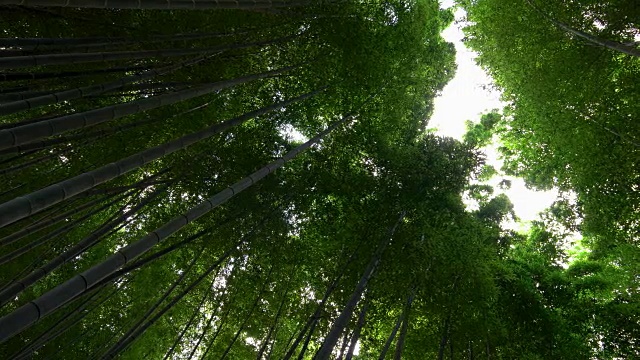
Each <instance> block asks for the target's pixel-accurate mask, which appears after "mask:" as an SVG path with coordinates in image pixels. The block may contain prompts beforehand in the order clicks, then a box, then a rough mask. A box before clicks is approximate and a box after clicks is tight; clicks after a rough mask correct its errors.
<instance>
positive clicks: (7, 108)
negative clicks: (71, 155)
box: [0, 52, 220, 116]
mask: <svg viewBox="0 0 640 360" xmlns="http://www.w3.org/2000/svg"><path fill="white" fill-rule="evenodd" d="M219 53H220V52H216V53H214V54H209V55H203V56H198V57H197V58H195V59H189V60H185V61H182V62H179V63H177V64H175V65H170V66H165V67H162V68H159V69H150V70H147V71H143V72H142V73H140V74H136V75H130V76H125V77H123V78H120V79H118V80H116V81H110V82H105V83H102V84H97V85H89V86H84V87H79V88H75V89H71V90H63V91H57V92H50V91H48V92H45V95H42V96H35V97H28V98H26V99H24V100H22V99H21V100H18V101H12V102H7V103H4V104H0V116H1V115H9V114H13V113H17V112H19V111H24V110H30V109H35V108H37V107H40V106H45V105H51V104H57V103H60V102H63V101H69V100H73V99H78V98H81V97H87V96H93V95H99V94H103V93H106V92H109V91H113V90H116V89H120V88H122V87H124V86H125V85H128V84H131V83H134V82H137V81H145V80H148V79H151V78H153V77H156V76H161V75H164V74H168V73H171V72H174V71H177V70H180V69H182V68H185V67H188V66H191V65H194V64H197V63H199V62H201V61H203V60H205V59H208V58H210V57H211V56H213V55H216V54H219Z"/></svg>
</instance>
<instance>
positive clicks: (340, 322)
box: [313, 211, 406, 360]
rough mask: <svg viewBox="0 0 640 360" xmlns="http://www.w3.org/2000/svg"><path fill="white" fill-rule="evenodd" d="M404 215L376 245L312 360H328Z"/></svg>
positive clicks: (403, 213) (403, 214) (402, 215)
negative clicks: (349, 295)
mask: <svg viewBox="0 0 640 360" xmlns="http://www.w3.org/2000/svg"><path fill="white" fill-rule="evenodd" d="M405 213H406V212H405V211H403V212H402V213H401V214H400V216H399V217H398V220H397V221H396V223H395V224H394V225H393V226H392V227H391V228H390V229H389V233H388V234H387V235H386V236H383V237H382V238H381V239H380V240H381V241H380V243H379V244H378V246H377V248H376V250H375V251H374V253H373V255H372V256H371V260H370V261H369V264H367V267H366V268H365V270H364V273H363V274H362V277H361V278H360V281H359V282H358V284H357V285H356V288H355V289H354V291H353V293H352V294H351V297H350V298H349V301H347V304H346V305H345V307H344V309H343V310H342V312H341V313H340V315H339V316H338V318H337V319H336V321H335V322H334V323H333V325H332V326H331V329H330V330H329V333H328V334H327V336H326V337H325V340H324V342H323V343H322V346H321V347H320V349H319V350H318V352H317V353H316V355H315V356H314V357H313V358H314V360H326V359H329V358H330V356H331V353H332V352H333V348H334V347H335V346H336V343H337V342H338V339H339V337H340V334H341V333H342V332H343V331H344V329H345V327H346V326H347V324H348V322H349V320H350V319H351V317H352V316H353V310H354V309H355V308H356V305H357V304H358V302H359V301H360V297H361V296H362V294H363V292H364V291H365V290H366V288H367V285H368V283H369V279H371V277H372V276H373V274H374V273H375V272H376V270H377V268H378V265H379V264H380V260H381V259H382V254H383V253H384V251H385V249H386V248H387V246H388V245H389V243H390V242H391V240H392V239H393V236H394V234H395V232H396V229H397V228H398V226H399V225H400V223H401V222H402V219H404V216H405Z"/></svg>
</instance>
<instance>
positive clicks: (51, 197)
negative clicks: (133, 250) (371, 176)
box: [0, 87, 326, 227]
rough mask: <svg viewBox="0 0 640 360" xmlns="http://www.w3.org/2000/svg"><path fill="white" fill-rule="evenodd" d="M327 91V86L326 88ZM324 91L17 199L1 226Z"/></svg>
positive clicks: (3, 210)
mask: <svg viewBox="0 0 640 360" xmlns="http://www.w3.org/2000/svg"><path fill="white" fill-rule="evenodd" d="M325 88H326V87H325ZM325 88H322V89H320V90H316V91H314V92H311V93H307V94H304V95H301V96H298V97H296V98H293V99H290V100H287V101H283V102H279V103H276V104H273V105H271V106H267V107H265V108H262V109H259V110H255V111H252V112H249V113H246V114H244V115H241V116H239V117H237V118H234V119H231V120H227V121H225V122H222V123H219V124H215V125H213V126H210V127H208V128H206V129H204V130H202V131H199V132H196V133H192V134H189V135H186V136H183V137H181V138H179V139H176V140H173V141H170V142H168V143H165V144H162V145H159V146H156V147H153V148H151V149H147V150H144V151H141V152H139V153H137V154H134V155H132V156H129V157H127V158H124V159H122V160H119V161H117V162H114V163H111V164H108V165H105V166H103V167H100V168H98V169H96V170H93V171H90V172H87V173H84V174H81V175H78V176H76V177H73V178H71V179H68V180H65V181H62V182H59V183H57V184H54V185H51V186H48V187H46V188H44V189H41V190H38V191H36V192H33V193H31V194H29V195H25V196H23V197H19V198H16V199H14V200H11V201H9V202H6V203H4V204H2V205H0V227H2V226H5V225H7V224H10V223H13V222H15V221H17V220H19V219H21V218H24V217H27V216H30V215H31V214H34V213H36V212H38V211H41V210H43V209H46V208H48V207H50V206H52V205H55V204H57V203H59V202H60V201H63V200H65V199H67V198H69V197H72V196H74V195H77V194H80V193H82V192H84V191H86V190H89V189H91V188H93V187H95V186H97V185H99V184H102V183H104V182H106V181H109V180H111V179H114V178H116V177H118V176H120V175H122V174H125V173H127V172H129V171H132V170H134V169H137V168H139V167H141V166H143V165H145V164H147V163H149V162H151V161H153V160H156V159H159V158H161V157H163V156H165V155H168V154H171V153H173V152H175V151H178V150H181V149H184V148H186V147H187V146H189V145H191V144H194V143H196V142H198V141H201V140H204V139H206V138H209V137H211V136H213V135H215V134H217V133H219V132H221V131H224V130H227V129H229V128H231V127H233V126H236V125H238V124H241V123H243V122H244V121H247V120H249V119H252V118H254V117H256V116H259V115H262V114H265V113H268V112H270V111H273V110H277V109H280V108H282V107H284V106H287V105H289V104H291V103H293V102H296V101H300V100H303V99H306V98H309V97H311V96H314V95H316V94H317V93H319V92H321V91H323V90H324V89H325Z"/></svg>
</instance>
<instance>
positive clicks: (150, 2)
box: [0, 0, 311, 10]
mask: <svg viewBox="0 0 640 360" xmlns="http://www.w3.org/2000/svg"><path fill="white" fill-rule="evenodd" d="M310 4H311V1H303V0H301V1H284V0H250V1H247V0H238V1H234V0H0V5H22V6H49V7H74V8H96V9H149V10H150V9H184V10H205V9H240V10H253V9H270V8H273V7H294V6H306V5H310Z"/></svg>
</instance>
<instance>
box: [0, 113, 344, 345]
mask: <svg viewBox="0 0 640 360" xmlns="http://www.w3.org/2000/svg"><path fill="white" fill-rule="evenodd" d="M351 118H352V116H351V115H346V116H344V117H343V118H342V119H340V120H338V121H336V122H334V123H333V124H331V125H330V126H329V127H327V129H325V130H324V131H322V132H320V133H319V134H318V135H316V136H314V137H313V138H311V139H310V140H309V141H307V142H305V143H304V144H302V145H300V146H298V147H296V148H294V149H292V150H291V151H289V152H288V153H286V154H285V155H284V156H283V157H281V158H279V159H277V160H275V161H273V162H271V163H269V164H268V165H266V166H264V167H262V168H261V169H259V170H257V171H255V172H254V173H252V174H251V175H249V176H247V177H245V178H243V179H241V180H239V181H237V182H236V183H234V184H233V185H231V186H229V187H227V188H226V189H224V190H222V191H221V192H219V193H217V194H216V195H214V196H212V197H210V198H209V199H206V200H205V201H203V202H201V203H200V204H198V205H197V206H195V207H193V208H191V209H190V210H189V211H187V212H186V213H184V214H181V215H178V216H177V217H175V218H173V219H172V220H171V221H169V222H168V223H166V224H165V225H163V226H161V227H160V228H158V229H156V230H155V231H152V232H151V233H149V234H148V235H147V236H145V237H143V238H142V239H140V240H138V241H136V242H134V243H132V244H129V245H127V246H125V247H123V248H121V249H119V250H118V251H117V252H116V253H115V254H113V255H112V256H110V257H109V258H107V259H106V260H104V261H103V262H101V263H99V264H97V265H95V266H93V267H91V268H90V269H88V270H86V271H84V272H83V273H81V274H78V275H76V276H74V277H73V278H71V279H70V280H68V281H67V282H65V283H63V284H61V285H59V286H57V287H55V288H54V289H52V290H50V291H48V292H47V293H45V294H44V295H42V296H40V297H39V298H37V299H35V300H33V301H31V302H29V303H27V304H25V305H23V306H22V307H20V308H18V309H16V310H15V311H13V312H12V313H10V314H8V315H6V316H4V317H2V318H0V343H2V342H5V341H6V340H8V339H9V338H11V337H12V336H13V335H15V334H17V333H19V332H21V331H23V330H25V329H26V328H28V327H29V326H31V325H32V324H34V323H35V322H36V321H38V320H39V319H41V318H42V317H44V316H46V315H48V314H50V313H52V312H54V311H55V310H56V309H58V308H59V307H61V306H62V305H64V304H66V303H67V302H69V301H71V300H72V299H74V298H75V297H77V296H78V295H81V294H82V293H84V292H85V291H86V290H87V289H88V288H90V287H91V286H93V285H95V284H96V283H98V282H99V281H100V280H102V279H103V278H105V277H107V276H109V275H110V274H111V273H113V272H115V271H117V270H118V269H119V268H121V267H123V266H124V265H126V264H127V263H129V262H131V261H133V260H134V259H136V258H137V257H139V256H140V255H142V254H144V253H146V252H147V251H149V250H150V249H151V248H153V247H154V246H155V245H156V244H158V243H159V242H161V241H162V240H164V239H166V238H168V237H169V236H171V235H172V234H173V233H175V232H176V231H178V230H180V229H182V228H183V227H184V226H186V225H187V224H189V223H192V222H194V221H195V220H197V219H198V218H200V217H201V216H203V215H205V214H207V213H209V212H210V211H211V210H213V209H215V208H217V207H218V206H220V205H222V204H224V203H226V202H227V201H228V200H229V199H231V198H232V197H234V196H235V195H237V194H239V193H240V192H242V191H243V190H244V189H246V188H248V187H250V186H252V185H253V184H255V183H257V182H258V181H260V180H262V179H263V178H264V177H266V176H267V175H269V174H271V173H272V172H274V171H276V170H277V169H279V168H281V167H282V166H283V165H284V164H285V163H286V162H288V161H290V160H291V159H293V158H295V157H296V156H297V155H298V154H300V153H302V152H303V151H305V150H307V149H308V148H310V147H311V146H312V145H314V144H316V143H318V142H319V141H320V140H321V139H322V138H323V137H325V136H326V135H327V134H329V133H330V132H331V131H333V130H334V129H336V128H337V127H339V126H341V125H342V124H344V123H346V122H347V121H348V120H350V119H351ZM211 271H213V269H211Z"/></svg>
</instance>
